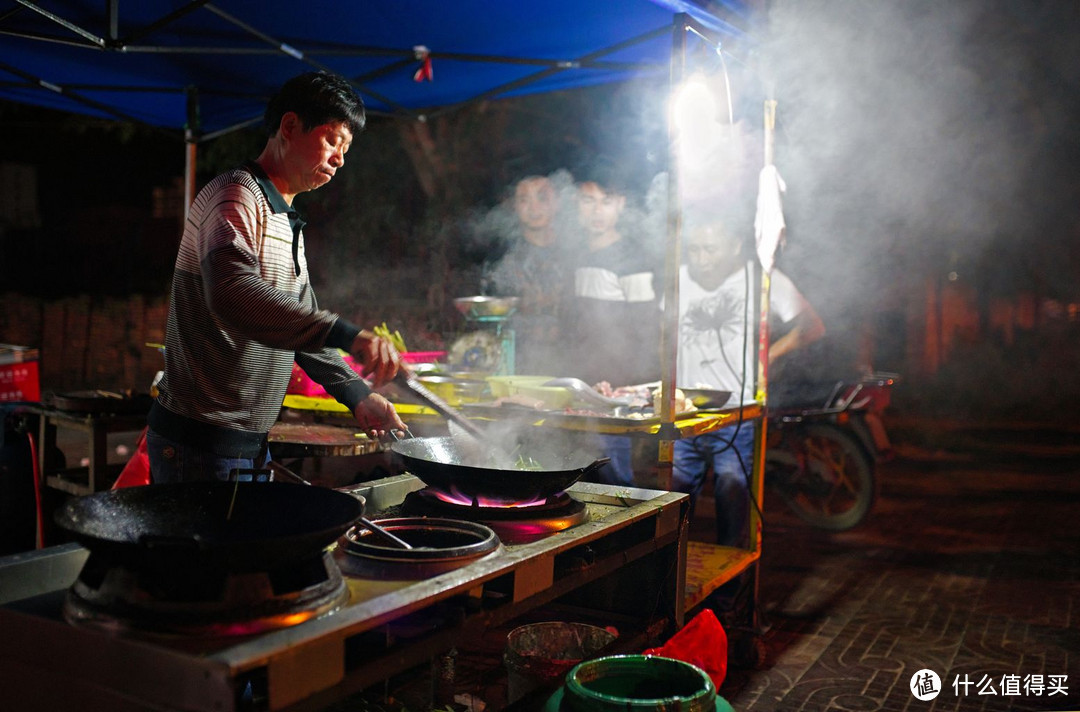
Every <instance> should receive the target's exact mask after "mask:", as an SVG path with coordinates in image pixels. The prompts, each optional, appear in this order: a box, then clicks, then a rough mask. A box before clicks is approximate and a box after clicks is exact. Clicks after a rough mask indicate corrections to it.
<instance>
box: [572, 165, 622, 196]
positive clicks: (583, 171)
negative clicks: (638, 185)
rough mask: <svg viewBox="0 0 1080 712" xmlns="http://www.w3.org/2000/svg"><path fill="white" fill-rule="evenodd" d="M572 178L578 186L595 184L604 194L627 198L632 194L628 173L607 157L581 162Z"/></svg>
mask: <svg viewBox="0 0 1080 712" xmlns="http://www.w3.org/2000/svg"><path fill="white" fill-rule="evenodd" d="M574 176H575V178H576V179H577V181H578V183H579V184H580V183H596V184H597V185H598V186H600V188H602V189H603V191H604V192H605V193H613V194H615V195H625V196H629V195H630V193H631V192H632V181H631V179H630V175H629V171H628V170H627V169H626V167H625V166H624V165H623V164H621V163H619V162H618V161H616V160H614V159H612V158H610V157H608V156H599V157H596V158H593V159H591V160H585V161H581V162H580V163H579V164H578V166H577V170H575V171H574Z"/></svg>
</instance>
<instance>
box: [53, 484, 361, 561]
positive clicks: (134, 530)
mask: <svg viewBox="0 0 1080 712" xmlns="http://www.w3.org/2000/svg"><path fill="white" fill-rule="evenodd" d="M363 510H364V504H363V502H362V501H361V500H359V499H357V498H355V497H353V496H351V495H349V494H346V493H344V492H338V491H336V490H332V489H327V488H323V487H306V486H303V485H296V484H288V483H284V482H218V481H214V482H177V483H169V484H159V485H149V486H146V487H127V488H124V489H118V490H110V491H108V492H99V493H97V494H91V495H86V496H83V497H76V498H72V499H69V500H68V501H67V502H66V503H65V504H64V506H63V507H61V508H60V509H58V510H57V512H56V515H55V520H56V523H57V525H58V526H60V527H62V528H63V529H65V530H67V531H69V532H71V534H73V535H74V537H75V539H76V540H77V541H78V542H79V543H80V544H82V545H83V546H85V547H86V548H87V549H89V550H90V551H91V552H92V553H97V552H100V553H103V554H106V555H109V556H111V557H113V558H114V559H115V560H118V561H123V562H127V563H131V564H135V565H145V564H147V563H150V564H153V565H163V566H168V565H184V566H216V567H224V568H227V569H228V570H230V571H264V570H272V569H274V568H277V567H279V566H282V565H288V564H291V563H295V562H297V561H299V560H302V559H305V558H307V557H310V556H311V555H312V554H318V553H319V552H321V551H322V550H323V549H324V548H326V547H327V546H329V545H330V544H331V543H333V542H334V541H335V540H336V539H337V538H338V537H339V536H341V535H342V534H344V533H345V531H346V530H348V528H349V527H350V526H352V524H353V523H354V522H355V521H356V520H357V519H358V518H359V517H360V516H361V515H362V514H363Z"/></svg>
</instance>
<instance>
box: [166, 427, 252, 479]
mask: <svg viewBox="0 0 1080 712" xmlns="http://www.w3.org/2000/svg"><path fill="white" fill-rule="evenodd" d="M146 450H147V454H148V455H149V456H150V478H151V481H152V482H153V483H154V484H162V483H165V482H195V481H198V480H215V479H217V480H222V481H224V482H227V481H229V473H230V472H232V471H233V470H237V469H240V470H250V469H262V468H264V467H266V463H268V462H269V461H270V449H269V448H267V449H266V451H265V452H264V453H263V454H262V455H260V456H259V457H256V458H250V457H226V456H224V455H218V454H217V453H213V452H209V451H207V450H200V449H199V448H195V447H192V446H190V445H182V444H180V443H178V442H176V441H174V440H169V439H168V438H166V437H163V436H161V435H158V434H157V433H155V432H154V431H153V430H148V431H147V433H146Z"/></svg>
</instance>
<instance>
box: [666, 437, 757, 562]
mask: <svg viewBox="0 0 1080 712" xmlns="http://www.w3.org/2000/svg"><path fill="white" fill-rule="evenodd" d="M736 428H737V432H736ZM754 429H755V428H754V423H753V422H752V421H743V422H742V423H741V424H739V425H738V426H734V425H732V426H729V427H726V428H721V429H720V430H717V431H715V432H711V433H705V434H704V435H698V436H696V437H692V438H685V439H683V440H676V441H675V453H674V462H673V465H674V467H673V469H672V476H671V489H672V490H673V491H675V492H686V493H687V494H689V495H690V509H691V511H693V508H694V506H695V505H696V504H697V499H698V495H700V494H701V488H702V486H703V485H704V484H705V475H706V474H707V473H708V471H709V467H710V466H711V467H712V470H713V480H714V498H715V502H716V542H717V543H718V544H721V545H724V546H735V547H739V548H749V546H750V537H749V531H748V529H749V519H750V471H751V468H752V467H753V462H754Z"/></svg>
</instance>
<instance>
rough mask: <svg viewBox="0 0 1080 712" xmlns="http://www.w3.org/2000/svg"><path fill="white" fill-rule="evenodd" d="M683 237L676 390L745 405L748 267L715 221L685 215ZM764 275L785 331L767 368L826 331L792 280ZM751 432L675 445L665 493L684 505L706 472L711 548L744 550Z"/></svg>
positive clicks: (749, 424) (747, 425) (749, 358)
mask: <svg viewBox="0 0 1080 712" xmlns="http://www.w3.org/2000/svg"><path fill="white" fill-rule="evenodd" d="M684 235H685V247H686V258H687V264H686V265H684V266H683V267H682V269H681V272H680V275H679V356H678V365H677V375H676V385H678V386H681V387H685V388H713V389H719V390H725V391H731V394H732V395H731V397H730V399H729V400H728V403H727V406H728V407H736V406H738V405H740V404H745V403H750V402H752V401H753V400H754V375H755V372H756V371H755V359H754V352H755V348H756V344H755V343H754V333H755V332H754V328H753V325H754V320H755V317H754V314H753V311H754V310H753V303H754V300H753V294H752V290H753V289H756V285H755V284H754V280H753V279H752V273H753V269H752V264H751V263H750V262H749V261H748V258H747V257H746V256H744V253H743V250H742V249H741V242H742V241H741V240H740V239H739V238H738V237H737V236H736V235H735V234H734V231H733V230H731V229H730V228H729V227H728V226H727V225H726V224H725V223H724V221H723V220H721V219H718V218H716V217H708V218H706V217H704V216H702V217H697V218H695V217H693V216H688V219H687V221H686V224H685V227H684ZM771 276H772V282H771V290H770V296H769V308H770V312H771V314H772V315H773V316H774V317H776V318H778V319H779V320H780V321H781V322H783V323H784V324H785V325H790V328H789V329H788V330H787V331H786V333H785V334H784V335H783V336H782V337H780V338H778V339H777V340H776V341H775V342H773V343H772V344H770V346H769V361H770V363H771V362H772V361H773V360H774V359H776V358H778V357H779V356H782V355H784V354H786V353H789V352H791V351H793V350H795V349H798V348H801V347H803V346H805V345H807V344H809V343H811V342H813V341H816V340H817V339H820V338H821V337H822V336H823V335H824V334H825V327H824V325H823V324H822V322H821V319H820V317H818V315H817V313H816V312H815V311H814V309H813V307H811V306H810V304H809V302H807V301H806V299H805V298H804V297H803V296H802V294H800V293H799V290H798V289H796V288H795V285H794V284H792V282H791V280H790V279H788V278H787V277H786V276H785V275H784V274H783V273H782V272H780V271H779V270H773V271H772V275H771ZM754 429H755V428H754V423H753V421H743V422H739V423H737V424H735V425H732V426H729V427H726V428H722V429H721V430H718V431H715V432H712V433H706V434H704V435H699V436H697V437H693V438H685V439H681V440H677V441H676V442H675V453H674V470H673V475H672V489H673V490H675V491H679V492H686V493H688V494H690V498H691V507H693V506H694V505H695V504H696V502H697V498H698V495H700V493H701V489H702V486H703V484H704V481H705V476H706V473H707V471H708V469H709V467H710V466H711V467H712V469H713V478H714V496H715V502H716V525H717V543H718V544H721V545H724V546H734V547H739V548H749V546H750V533H749V530H748V526H747V524H748V515H749V509H750V490H749V477H750V468H751V465H752V462H753V444H754Z"/></svg>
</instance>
